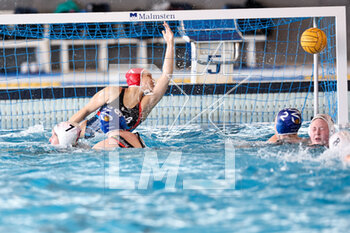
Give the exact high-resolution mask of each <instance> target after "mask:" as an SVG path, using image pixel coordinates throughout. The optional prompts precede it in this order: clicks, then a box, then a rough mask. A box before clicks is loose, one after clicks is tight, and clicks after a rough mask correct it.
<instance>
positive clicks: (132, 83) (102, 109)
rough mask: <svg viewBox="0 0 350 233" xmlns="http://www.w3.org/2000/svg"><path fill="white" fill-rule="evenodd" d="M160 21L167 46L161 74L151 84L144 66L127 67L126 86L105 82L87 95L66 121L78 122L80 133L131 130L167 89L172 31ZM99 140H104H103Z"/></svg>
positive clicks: (170, 68)
mask: <svg viewBox="0 0 350 233" xmlns="http://www.w3.org/2000/svg"><path fill="white" fill-rule="evenodd" d="M163 25H164V28H165V31H162V33H163V38H164V40H165V42H166V44H167V47H166V52H165V58H164V64H163V69H162V75H161V77H160V78H159V79H158V80H157V83H156V84H154V80H153V78H152V74H151V73H150V72H149V71H148V70H146V69H142V68H133V69H130V70H129V71H128V72H127V73H126V75H125V77H126V81H127V84H128V87H127V88H122V87H119V86H109V87H106V88H104V89H102V90H101V91H99V92H97V93H96V94H95V95H94V96H93V97H92V98H91V100H90V101H89V103H88V104H87V105H86V106H84V107H83V108H82V109H81V110H79V111H78V112H77V113H76V114H74V115H73V116H72V117H71V118H70V119H69V122H73V123H80V126H81V129H82V133H81V135H83V136H84V137H86V138H88V137H92V136H94V133H95V132H96V131H100V130H101V131H102V132H104V133H106V134H107V135H108V137H112V136H113V135H115V134H118V135H121V134H124V133H116V132H114V131H119V130H125V131H132V130H134V129H135V128H136V127H137V126H138V125H139V124H140V123H141V122H142V121H144V120H145V119H146V118H147V116H148V114H149V113H150V112H151V110H152V109H153V108H154V106H155V105H156V104H157V103H158V102H159V101H160V100H161V98H162V97H163V95H164V94H165V91H166V90H167V87H168V84H169V81H170V79H171V76H172V73H173V66H174V35H173V32H172V31H171V29H170V27H169V25H168V24H167V23H166V22H164V24H163ZM98 109H99V110H98ZM96 110H98V112H97V114H96V115H95V116H94V117H92V118H91V119H89V120H84V119H85V118H86V117H87V116H88V115H89V114H91V113H93V112H95V111H96ZM112 132H113V133H112ZM136 136H137V135H136ZM106 140H107V141H109V140H110V139H109V138H108V139H106ZM101 143H102V144H104V142H101Z"/></svg>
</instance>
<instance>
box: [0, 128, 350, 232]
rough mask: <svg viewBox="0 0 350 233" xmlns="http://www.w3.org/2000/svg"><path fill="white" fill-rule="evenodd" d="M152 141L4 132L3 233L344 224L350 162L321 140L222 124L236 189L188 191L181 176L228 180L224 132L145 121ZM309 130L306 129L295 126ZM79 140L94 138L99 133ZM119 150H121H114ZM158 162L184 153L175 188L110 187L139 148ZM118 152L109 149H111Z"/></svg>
mask: <svg viewBox="0 0 350 233" xmlns="http://www.w3.org/2000/svg"><path fill="white" fill-rule="evenodd" d="M140 133H141V135H142V137H143V138H144V140H145V142H146V144H147V145H148V146H149V148H147V149H145V150H142V149H117V150H116V151H115V152H113V153H111V154H109V153H107V152H96V151H92V150H89V149H86V148H74V149H69V150H62V149H57V148H54V147H52V146H50V145H49V144H48V138H49V136H50V130H49V129H44V128H43V127H42V126H35V127H32V128H29V129H27V130H23V131H15V132H11V131H1V132H0V145H1V147H0V148H1V149H0V150H1V155H0V176H1V179H0V206H1V207H0V232H280V231H288V232H320V231H323V232H347V231H348V229H349V227H350V223H349V217H350V176H349V174H350V172H349V171H350V170H349V169H350V168H349V167H347V165H346V164H344V163H343V162H342V159H341V155H339V154H337V153H335V152H331V151H328V150H326V149H325V148H322V147H317V148H310V147H306V146H302V145H279V146H277V145H265V144H264V143H263V141H265V140H266V139H267V138H269V136H271V135H272V133H273V129H272V125H271V124H250V125H234V126H230V127H226V128H225V132H224V133H225V135H226V136H225V137H226V138H231V139H232V143H233V146H234V154H235V168H236V170H235V189H199V190H194V189H184V187H183V181H184V180H186V179H224V178H225V172H224V168H225V149H224V148H225V146H224V141H225V137H224V136H223V135H222V134H220V133H218V132H217V131H215V130H213V129H212V128H210V127H209V128H208V127H199V126H190V127H187V128H179V130H178V132H175V133H170V134H169V135H170V136H172V137H171V138H169V139H168V140H165V139H167V136H169V135H168V130H167V129H166V128H155V129H154V128H141V129H140ZM301 134H302V136H305V137H306V135H307V133H306V128H305V127H304V128H302V130H301ZM101 138H102V136H98V137H97V138H95V139H94V140H92V141H83V143H85V144H90V145H92V144H93V143H94V142H97V141H98V140H100V139H101ZM118 153H119V154H118ZM152 153H153V154H155V155H156V156H157V158H158V160H159V163H160V166H161V165H164V164H166V159H167V158H169V156H170V153H173V155H174V154H176V153H177V155H180V156H181V161H180V164H179V166H176V164H172V163H169V164H168V165H169V166H170V167H172V166H173V168H176V169H178V173H177V177H176V183H175V187H174V189H168V188H167V187H166V185H165V184H166V182H167V180H166V178H163V179H162V180H160V181H157V180H156V179H152V178H151V179H150V182H149V183H148V186H147V188H146V189H138V188H136V189H134V190H133V189H112V188H110V186H109V183H108V182H109V178H110V174H111V170H110V168H111V166H112V165H111V163H110V162H111V161H112V160H111V158H112V157H111V155H112V156H115V155H118V156H119V157H118V158H119V160H118V161H119V175H120V177H123V178H130V179H132V180H134V181H135V184H136V187H138V186H137V184H138V182H139V178H140V174H141V171H142V169H143V168H144V167H143V165H144V160H145V156H146V155H149V154H152ZM113 158H115V157H113Z"/></svg>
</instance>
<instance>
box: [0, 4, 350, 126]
mask: <svg viewBox="0 0 350 233" xmlns="http://www.w3.org/2000/svg"><path fill="white" fill-rule="evenodd" d="M163 21H167V22H168V23H169V25H170V27H171V29H172V31H173V32H174V35H175V69H174V74H173V76H172V80H171V82H170V84H169V88H168V90H167V92H166V94H165V96H164V97H163V99H162V100H161V101H160V102H159V104H158V105H157V106H156V107H155V108H154V109H153V111H152V112H151V114H150V115H149V116H148V118H147V120H146V121H145V122H144V123H143V125H152V126H154V125H174V124H176V125H184V124H189V123H191V124H192V123H193V124H209V123H214V124H235V123H251V122H272V121H273V120H274V117H275V115H276V114H277V113H278V111H279V110H281V109H282V108H285V107H294V108H298V109H299V110H301V112H302V115H303V118H304V120H310V118H311V117H312V116H313V115H314V104H315V102H314V97H315V93H314V89H315V85H317V87H318V93H317V96H318V108H317V111H318V112H320V113H327V114H329V115H331V116H332V118H333V119H335V120H337V121H338V123H340V124H346V123H347V122H348V114H349V112H348V89H347V85H348V81H347V73H346V72H347V64H346V27H345V22H346V19H345V8H343V7H317V8H281V9H268V8H266V9H251V10H250V9H240V10H205V11H203V10H201V11H172V12H170V11H169V12H168V11H166V12H120V13H71V14H32V15H1V16H0V39H1V41H0V46H1V53H0V64H1V66H0V127H1V129H21V128H26V127H28V126H32V125H36V124H41V125H44V127H51V126H52V125H54V124H56V123H58V122H60V121H66V120H68V119H69V118H70V116H72V115H73V114H74V113H75V112H76V111H78V110H79V109H80V108H81V107H82V106H84V105H85V104H86V103H87V102H88V101H89V99H90V98H91V97H92V96H93V95H94V94H95V93H96V92H97V91H99V90H101V89H102V88H103V87H106V86H108V85H120V86H125V87H126V81H125V73H126V72H127V70H128V69H130V68H134V67H143V68H147V69H148V70H150V72H151V73H152V74H153V77H154V78H155V79H156V80H157V78H159V77H160V75H161V67H162V64H163V59H164V54H165V48H166V45H165V42H164V40H163V38H162V32H161V31H162V30H163V26H162V22H163ZM311 27H318V28H319V29H321V30H323V31H324V32H325V34H326V36H327V46H326V48H325V49H324V50H323V51H322V52H320V53H319V54H318V63H317V68H318V72H316V71H317V69H315V64H314V56H313V55H312V54H309V53H307V52H305V51H304V50H303V48H302V47H301V45H300V37H301V34H302V33H303V32H304V31H305V30H306V29H308V28H311ZM315 72H316V73H315ZM315 78H317V80H318V83H317V84H315V82H314V81H315Z"/></svg>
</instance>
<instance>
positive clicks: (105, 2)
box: [0, 0, 350, 57]
mask: <svg viewBox="0 0 350 233" xmlns="http://www.w3.org/2000/svg"><path fill="white" fill-rule="evenodd" d="M312 6H346V9H347V20H348V22H349V20H350V1H349V0H309V1H304V0H294V1H285V0H258V1H256V0H215V1H212V0H186V1H181V0H180V1H163V0H159V1H154V0H133V1H127V0H74V1H70V0H69V1H66V0H50V1H47V0H1V5H0V13H2V14H6V13H53V12H109V11H134V10H190V9H225V8H260V7H270V8H275V7H312ZM347 35H348V37H349V36H350V23H348V25H347ZM347 48H348V57H349V55H350V42H349V41H348V44H347Z"/></svg>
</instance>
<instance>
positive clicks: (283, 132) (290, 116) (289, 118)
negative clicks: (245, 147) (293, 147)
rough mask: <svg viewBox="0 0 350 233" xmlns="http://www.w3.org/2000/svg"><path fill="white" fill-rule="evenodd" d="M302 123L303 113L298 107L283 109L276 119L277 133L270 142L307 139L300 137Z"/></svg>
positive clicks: (296, 141)
mask: <svg viewBox="0 0 350 233" xmlns="http://www.w3.org/2000/svg"><path fill="white" fill-rule="evenodd" d="M301 123H302V118H301V113H300V111H299V110H298V109H296V108H286V109H283V110H281V111H280V112H279V113H278V114H277V117H276V120H275V130H276V134H275V135H274V136H272V137H271V138H270V139H269V140H268V142H270V143H283V142H287V143H299V142H305V141H307V139H304V138H300V137H299V136H298V131H299V129H300V126H301Z"/></svg>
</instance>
